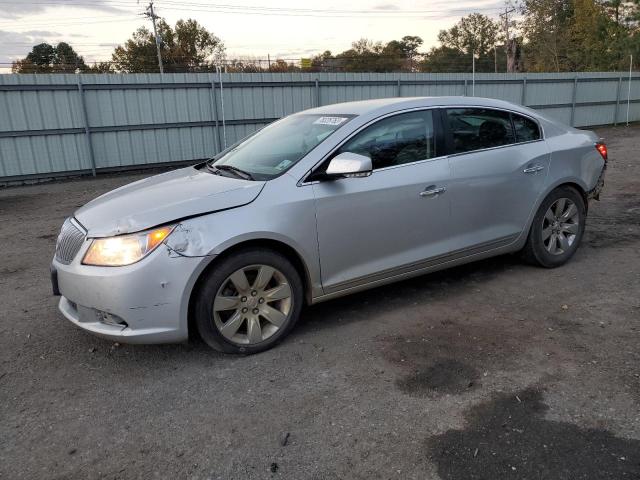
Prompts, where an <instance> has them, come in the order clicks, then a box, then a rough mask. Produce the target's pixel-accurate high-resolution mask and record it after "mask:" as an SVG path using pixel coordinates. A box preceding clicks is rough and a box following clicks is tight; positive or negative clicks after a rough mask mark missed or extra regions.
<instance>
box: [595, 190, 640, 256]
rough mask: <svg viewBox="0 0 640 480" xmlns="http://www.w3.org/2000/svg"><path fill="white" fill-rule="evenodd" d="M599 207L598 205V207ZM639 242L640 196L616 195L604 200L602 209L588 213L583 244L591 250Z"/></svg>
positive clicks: (635, 194)
mask: <svg viewBox="0 0 640 480" xmlns="http://www.w3.org/2000/svg"><path fill="white" fill-rule="evenodd" d="M598 206H600V205H598ZM638 240H640V196H639V195H638V194H637V193H635V192H634V193H616V194H615V195H612V196H610V197H607V198H604V199H603V201H602V208H601V209H599V211H598V212H597V213H596V212H589V215H588V217H587V229H586V231H585V239H584V243H585V244H586V245H588V246H590V247H593V248H607V247H619V246H620V245H622V244H630V243H635V242H637V241H638Z"/></svg>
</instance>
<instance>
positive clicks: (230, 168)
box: [211, 164, 255, 180]
mask: <svg viewBox="0 0 640 480" xmlns="http://www.w3.org/2000/svg"><path fill="white" fill-rule="evenodd" d="M211 166H212V167H214V168H217V169H218V170H227V171H228V172H233V173H235V174H236V175H238V176H239V177H241V178H244V179H245V180H255V178H253V175H251V174H250V173H249V172H246V171H244V170H242V169H240V168H238V167H234V166H233V165H225V164H222V165H211Z"/></svg>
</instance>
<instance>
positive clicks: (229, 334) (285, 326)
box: [194, 249, 304, 355]
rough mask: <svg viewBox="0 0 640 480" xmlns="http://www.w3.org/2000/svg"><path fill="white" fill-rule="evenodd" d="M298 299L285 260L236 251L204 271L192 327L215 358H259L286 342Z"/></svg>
mask: <svg viewBox="0 0 640 480" xmlns="http://www.w3.org/2000/svg"><path fill="white" fill-rule="evenodd" d="M239 272H242V273H239ZM271 272H273V273H271ZM232 277H233V278H232ZM243 277H244V278H243ZM267 277H268V278H267ZM262 284H264V285H262ZM303 298H304V292H303V286H302V280H301V278H300V274H299V273H298V271H297V270H296V268H295V267H294V266H293V265H292V263H291V262H290V261H289V260H288V259H287V258H286V257H285V256H283V255H281V254H280V253H277V252H274V251H272V250H267V249H247V250H239V251H237V252H235V253H233V254H231V255H230V256H228V257H227V258H224V259H223V260H222V261H220V262H219V263H216V264H215V265H214V266H213V268H211V269H210V270H209V272H208V274H207V277H206V278H205V279H204V281H203V282H202V284H201V286H200V288H199V290H198V292H197V297H196V301H195V308H194V316H195V323H196V326H197V328H198V332H199V333H200V336H201V337H202V339H203V340H204V341H205V343H207V345H209V346H210V347H212V348H213V349H215V350H218V351H219V352H223V353H235V354H244V355H249V354H253V353H258V352H262V351H264V350H267V349H269V348H271V347H273V346H275V345H276V344H277V343H279V342H280V341H281V340H282V339H283V338H284V337H286V336H287V334H288V333H289V332H290V331H291V329H292V328H293V327H294V325H295V324H296V322H297V321H298V318H299V317H300V311H301V309H302V303H303Z"/></svg>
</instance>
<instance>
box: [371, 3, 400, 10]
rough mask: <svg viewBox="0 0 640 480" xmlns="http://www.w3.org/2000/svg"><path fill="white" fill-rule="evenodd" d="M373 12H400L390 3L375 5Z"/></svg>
mask: <svg viewBox="0 0 640 480" xmlns="http://www.w3.org/2000/svg"><path fill="white" fill-rule="evenodd" d="M373 9H374V10H385V11H389V10H400V8H398V6H397V5H394V4H392V3H382V4H380V5H376V6H374V7H373Z"/></svg>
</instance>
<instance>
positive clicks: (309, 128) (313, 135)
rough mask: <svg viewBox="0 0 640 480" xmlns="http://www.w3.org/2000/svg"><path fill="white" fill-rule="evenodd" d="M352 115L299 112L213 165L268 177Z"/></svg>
mask: <svg viewBox="0 0 640 480" xmlns="http://www.w3.org/2000/svg"><path fill="white" fill-rule="evenodd" d="M351 118H353V115H313V114H297V115H291V116H288V117H285V118H283V119H281V120H278V121H277V122H274V123H272V124H271V125H268V126H266V127H265V128H263V129H262V130H260V131H259V132H257V133H256V134H255V135H252V136H251V137H249V138H248V139H247V140H245V141H243V142H240V143H239V144H238V145H236V146H234V147H232V148H231V150H229V151H228V152H227V153H226V154H224V155H223V156H222V157H220V158H219V159H217V160H216V161H215V162H214V163H213V165H215V166H216V167H220V166H222V165H227V166H229V167H234V168H235V169H238V170H242V171H244V172H248V173H249V174H250V175H251V177H252V178H254V179H256V180H269V179H271V178H273V177H277V176H278V175H280V174H281V173H283V172H285V171H287V170H288V169H289V168H291V167H292V166H293V165H295V164H296V163H297V162H298V161H300V160H301V159H302V158H303V157H304V156H305V155H306V154H307V153H309V152H310V151H311V150H313V148H315V147H316V146H317V145H318V144H319V143H320V142H322V141H323V140H324V139H326V138H327V137H328V136H329V135H331V134H332V133H333V132H335V131H336V130H337V129H338V128H340V127H342V126H343V125H345V124H346V123H347V122H348V121H349V120H350V119H351Z"/></svg>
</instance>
